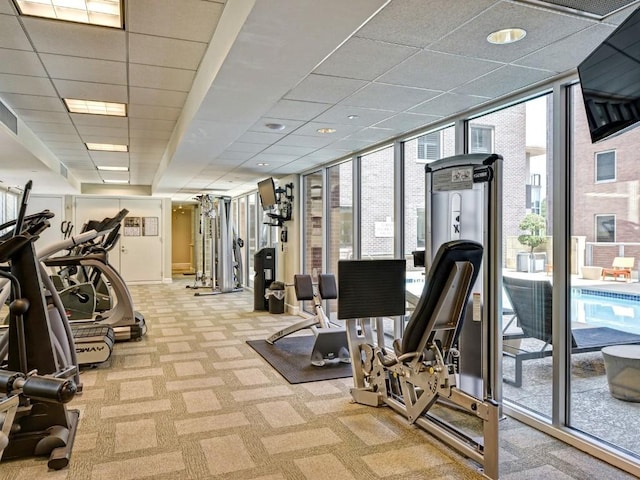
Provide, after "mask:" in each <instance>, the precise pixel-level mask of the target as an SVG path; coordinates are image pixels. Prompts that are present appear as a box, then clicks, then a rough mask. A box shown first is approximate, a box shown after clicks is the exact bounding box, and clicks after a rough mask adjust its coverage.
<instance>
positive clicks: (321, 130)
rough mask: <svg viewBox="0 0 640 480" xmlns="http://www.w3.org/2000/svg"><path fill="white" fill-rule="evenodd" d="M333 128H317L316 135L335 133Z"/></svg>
mask: <svg viewBox="0 0 640 480" xmlns="http://www.w3.org/2000/svg"><path fill="white" fill-rule="evenodd" d="M335 131H336V129H335V128H319V129H318V133H335Z"/></svg>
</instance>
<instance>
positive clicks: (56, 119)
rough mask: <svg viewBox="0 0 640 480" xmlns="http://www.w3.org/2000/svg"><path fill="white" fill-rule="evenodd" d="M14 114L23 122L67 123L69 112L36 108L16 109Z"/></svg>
mask: <svg viewBox="0 0 640 480" xmlns="http://www.w3.org/2000/svg"><path fill="white" fill-rule="evenodd" d="M15 112H16V115H18V117H20V119H22V121H24V122H30V121H33V122H48V123H66V124H68V123H69V114H68V113H61V112H41V111H38V110H23V109H21V108H20V109H16V111H15Z"/></svg>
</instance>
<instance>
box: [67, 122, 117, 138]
mask: <svg viewBox="0 0 640 480" xmlns="http://www.w3.org/2000/svg"><path fill="white" fill-rule="evenodd" d="M76 127H77V129H78V133H79V134H80V135H82V137H83V138H84V137H89V136H96V137H97V136H103V135H104V136H107V137H120V138H127V136H128V134H129V130H128V129H127V128H114V127H95V126H90V125H78V124H76Z"/></svg>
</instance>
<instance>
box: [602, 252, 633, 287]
mask: <svg viewBox="0 0 640 480" xmlns="http://www.w3.org/2000/svg"><path fill="white" fill-rule="evenodd" d="M634 261H635V259H634V258H633V257H616V258H614V259H613V263H612V264H611V268H603V269H602V280H605V279H606V278H607V276H610V277H613V279H614V280H616V279H617V278H618V277H622V278H624V279H625V280H626V281H627V282H629V281H630V280H631V269H632V268H633V263H634Z"/></svg>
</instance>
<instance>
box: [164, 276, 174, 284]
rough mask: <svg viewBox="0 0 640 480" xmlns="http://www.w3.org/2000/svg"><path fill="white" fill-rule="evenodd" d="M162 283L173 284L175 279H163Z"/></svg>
mask: <svg viewBox="0 0 640 480" xmlns="http://www.w3.org/2000/svg"><path fill="white" fill-rule="evenodd" d="M162 283H173V278H171V277H169V278H163V279H162Z"/></svg>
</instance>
